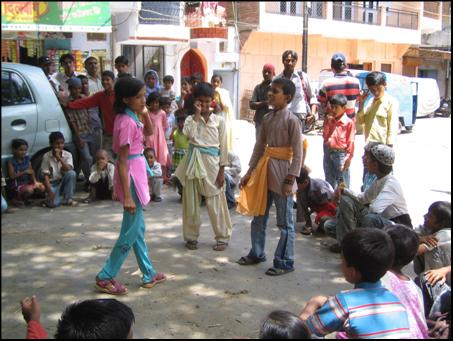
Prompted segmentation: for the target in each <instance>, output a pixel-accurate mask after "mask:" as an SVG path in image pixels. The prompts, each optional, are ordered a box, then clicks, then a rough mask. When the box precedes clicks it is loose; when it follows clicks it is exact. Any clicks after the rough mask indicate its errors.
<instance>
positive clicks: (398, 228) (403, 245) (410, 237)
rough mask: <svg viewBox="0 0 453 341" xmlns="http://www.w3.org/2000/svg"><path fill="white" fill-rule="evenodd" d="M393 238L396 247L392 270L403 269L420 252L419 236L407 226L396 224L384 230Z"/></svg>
mask: <svg viewBox="0 0 453 341" xmlns="http://www.w3.org/2000/svg"><path fill="white" fill-rule="evenodd" d="M383 230H384V231H385V232H387V233H388V235H389V236H390V238H392V241H393V245H394V246H395V257H394V259H393V265H392V268H397V269H401V268H402V267H403V266H406V265H407V264H409V263H410V262H412V260H413V259H414V258H415V255H416V254H417V251H418V245H419V241H418V235H417V233H415V231H414V230H413V229H411V228H409V227H407V226H405V225H402V224H395V225H389V226H386V227H384V229H383Z"/></svg>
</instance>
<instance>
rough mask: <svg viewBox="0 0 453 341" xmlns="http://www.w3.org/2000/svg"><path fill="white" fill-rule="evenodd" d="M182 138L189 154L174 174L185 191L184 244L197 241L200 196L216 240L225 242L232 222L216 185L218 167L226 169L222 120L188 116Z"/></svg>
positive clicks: (223, 189) (225, 138)
mask: <svg viewBox="0 0 453 341" xmlns="http://www.w3.org/2000/svg"><path fill="white" fill-rule="evenodd" d="M183 133H184V135H186V136H187V138H188V139H189V144H190V145H189V152H188V153H187V154H186V155H185V156H184V158H183V159H182V160H181V162H180V164H179V166H178V168H177V169H176V171H175V175H176V177H177V178H178V179H179V180H180V181H181V184H182V185H183V187H184V190H183V197H182V206H183V218H182V221H183V234H184V240H185V241H196V240H197V239H198V236H199V234H200V233H199V232H200V225H201V219H200V202H201V196H204V197H205V198H206V207H207V209H208V214H209V219H210V221H211V225H212V228H213V230H214V234H215V239H216V240H217V241H221V242H228V241H229V240H230V237H231V231H232V226H231V219H230V213H229V211H228V205H227V202H226V198H225V185H223V186H222V187H221V188H219V187H217V185H216V184H215V182H216V179H217V175H218V173H219V169H220V166H227V165H228V151H227V134H226V124H225V120H224V118H222V117H221V116H218V115H215V114H211V115H210V116H209V118H208V121H207V122H206V121H205V120H204V118H203V117H201V118H200V120H199V121H198V122H196V121H194V120H193V116H189V117H188V118H187V119H186V121H185V124H184V129H183Z"/></svg>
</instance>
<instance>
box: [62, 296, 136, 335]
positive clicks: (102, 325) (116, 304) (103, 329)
mask: <svg viewBox="0 0 453 341" xmlns="http://www.w3.org/2000/svg"><path fill="white" fill-rule="evenodd" d="M134 322H135V317H134V313H133V312H132V309H131V308H129V307H128V306H127V305H125V304H124V303H121V302H120V301H117V300H115V299H95V300H86V301H82V302H76V303H73V304H71V305H70V306H68V307H67V308H66V310H65V311H64V312H63V314H62V315H61V318H60V320H59V321H58V326H57V332H56V334H55V338H56V339H131V338H132V324H133V323H134Z"/></svg>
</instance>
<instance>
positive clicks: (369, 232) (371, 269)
mask: <svg viewBox="0 0 453 341" xmlns="http://www.w3.org/2000/svg"><path fill="white" fill-rule="evenodd" d="M341 254H342V257H341V258H342V259H341V270H342V271H343V274H344V276H345V279H346V280H347V281H348V282H349V283H354V284H356V283H360V282H370V283H374V282H377V281H378V280H379V279H380V278H381V277H382V276H384V274H385V273H386V272H387V270H388V269H390V267H391V266H392V263H393V259H394V256H395V247H394V245H393V242H392V239H391V238H390V236H389V235H388V234H387V233H386V232H384V231H381V230H378V229H376V228H365V227H364V228H358V229H355V230H353V231H351V232H349V233H347V234H346V235H345V236H344V238H343V242H342V243H341Z"/></svg>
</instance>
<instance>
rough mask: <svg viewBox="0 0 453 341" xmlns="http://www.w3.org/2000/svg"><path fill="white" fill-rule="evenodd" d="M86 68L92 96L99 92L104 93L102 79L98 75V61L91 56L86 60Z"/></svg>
mask: <svg viewBox="0 0 453 341" xmlns="http://www.w3.org/2000/svg"><path fill="white" fill-rule="evenodd" d="M83 65H84V66H85V70H87V77H88V90H89V92H90V96H91V95H93V94H95V93H96V92H99V91H104V88H103V87H102V81H101V77H100V76H99V74H98V69H99V67H98V60H97V59H96V58H95V57H93V56H91V57H88V58H87V59H85V62H84V64H83Z"/></svg>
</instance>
